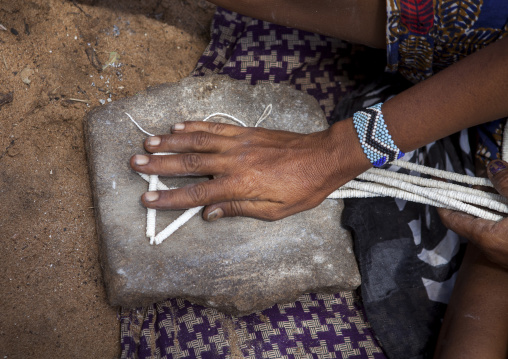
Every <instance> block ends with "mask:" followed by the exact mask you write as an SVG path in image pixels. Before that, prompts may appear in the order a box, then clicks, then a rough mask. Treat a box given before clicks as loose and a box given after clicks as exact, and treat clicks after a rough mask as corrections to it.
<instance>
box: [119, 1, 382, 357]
mask: <svg viewBox="0 0 508 359" xmlns="http://www.w3.org/2000/svg"><path fill="white" fill-rule="evenodd" d="M211 37H212V39H211V41H210V44H209V46H208V47H207V49H206V50H205V52H204V53H203V55H202V57H201V59H200V60H199V62H198V64H197V66H196V69H195V71H194V73H193V75H194V76H200V75H205V74H211V73H219V74H224V75H227V76H230V77H232V78H234V79H238V80H244V81H248V82H249V83H251V84H256V83H261V82H269V81H270V82H279V83H287V84H290V85H291V86H293V87H295V88H296V89H298V90H301V91H305V92H307V93H309V94H311V95H312V96H314V97H315V98H316V99H317V100H318V102H319V104H320V105H321V107H322V108H323V111H324V112H325V114H326V115H327V118H330V115H331V113H332V111H333V109H334V106H335V104H336V103H337V102H338V100H339V98H341V97H342V96H343V95H344V94H345V93H347V92H349V91H350V90H352V89H353V88H354V87H356V86H357V85H358V84H359V81H362V80H363V79H364V78H365V77H366V76H360V75H357V74H355V75H354V76H353V73H354V70H355V69H354V67H355V64H352V63H351V58H352V56H353V55H352V54H356V53H358V56H361V55H362V51H365V50H363V49H362V48H356V47H353V46H352V45H349V44H346V43H344V42H341V41H339V40H336V39H332V38H328V37H325V36H320V35H317V34H312V33H308V32H304V31H299V30H295V29H290V28H286V27H283V26H277V25H274V24H270V23H267V22H263V21H259V20H256V19H252V18H249V17H245V16H241V15H239V14H236V13H231V12H229V11H226V10H224V9H220V8H218V9H217V12H216V14H215V17H214V20H213V23H212V34H211ZM380 65H381V66H380V67H379V66H378V68H380V69H382V68H383V64H382V63H381V64H380ZM121 345H122V358H203V359H205V358H253V359H254V358H274V359H286V358H287V359H293V358H294V359H296V358H301V359H304V358H305V359H306V358H309V359H310V358H362V359H363V358H376V359H381V358H385V355H384V354H383V351H382V349H381V348H380V346H379V344H378V342H377V340H376V339H375V337H374V333H373V331H372V328H371V327H370V324H369V323H368V322H367V321H366V319H365V315H364V312H363V310H362V304H361V301H360V299H359V297H358V294H357V293H356V292H341V293H337V294H305V295H302V296H301V297H300V298H299V300H298V301H296V302H294V303H289V304H279V305H275V306H273V307H272V308H269V309H266V310H264V311H262V312H258V313H254V314H251V315H248V316H244V317H235V316H229V315H225V314H223V313H220V312H218V311H217V310H215V309H211V308H205V307H201V306H198V305H194V304H191V303H189V302H187V301H185V300H182V299H170V300H167V301H165V302H162V303H157V304H154V305H152V306H149V307H146V308H139V309H137V310H128V309H124V310H122V312H121Z"/></svg>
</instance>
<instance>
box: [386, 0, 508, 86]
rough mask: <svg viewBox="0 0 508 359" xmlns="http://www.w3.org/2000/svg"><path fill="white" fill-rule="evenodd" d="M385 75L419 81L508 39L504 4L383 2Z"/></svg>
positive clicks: (477, 0)
mask: <svg viewBox="0 0 508 359" xmlns="http://www.w3.org/2000/svg"><path fill="white" fill-rule="evenodd" d="M387 17H388V21H387V32H386V34H387V51H388V56H387V57H388V70H389V71H392V72H397V71H398V72H400V73H401V74H402V75H403V76H405V77H406V78H407V79H409V80H410V81H412V82H419V81H422V80H424V79H426V78H428V77H430V76H432V75H433V74H434V73H436V72H438V71H440V70H442V69H444V68H446V67H448V66H450V65H452V64H453V63H455V62H457V61H458V60H460V59H461V58H463V57H465V56H467V55H470V54H472V53H473V52H475V51H477V50H479V49H481V48H483V47H485V46H487V45H488V44H490V43H492V42H494V41H496V40H499V39H501V38H503V37H505V36H507V34H508V2H507V1H506V0H463V1H456V0H387Z"/></svg>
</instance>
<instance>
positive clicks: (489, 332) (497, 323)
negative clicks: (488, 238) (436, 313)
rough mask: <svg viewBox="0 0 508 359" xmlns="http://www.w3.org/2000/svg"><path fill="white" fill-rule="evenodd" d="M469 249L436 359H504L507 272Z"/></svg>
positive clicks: (507, 334) (507, 328) (507, 348)
mask: <svg viewBox="0 0 508 359" xmlns="http://www.w3.org/2000/svg"><path fill="white" fill-rule="evenodd" d="M468 246H469V247H468V250H467V252H466V256H465V258H464V261H463V264H462V267H461V269H460V272H459V277H458V279H457V282H456V284H455V288H454V289H453V294H452V298H451V300H450V304H449V305H448V309H447V311H446V316H445V319H444V322H443V325H442V328H441V332H440V334H439V341H438V345H437V347H436V352H435V355H434V358H435V359H447V358H453V359H456V358H491V359H497V358H499V359H504V358H507V355H508V270H507V269H503V268H501V267H499V266H497V265H495V264H492V263H491V262H489V261H488V260H487V259H486V258H485V257H484V256H483V254H481V252H480V251H479V250H478V248H476V247H474V246H473V245H471V244H469V245H468Z"/></svg>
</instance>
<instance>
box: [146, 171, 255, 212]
mask: <svg viewBox="0 0 508 359" xmlns="http://www.w3.org/2000/svg"><path fill="white" fill-rule="evenodd" d="M248 192H249V189H246V188H242V187H241V186H237V185H236V184H235V183H234V182H233V181H231V180H230V179H228V178H226V177H222V178H216V179H214V180H212V181H204V182H199V183H195V184H191V185H187V186H185V187H181V188H177V189H173V190H169V191H155V192H146V193H145V194H143V195H142V196H141V201H142V202H143V204H144V205H145V206H146V207H148V208H155V209H186V208H193V207H198V206H206V205H209V204H213V203H221V202H227V201H232V200H237V199H242V198H247V195H246V193H248ZM249 197H250V198H252V194H251V195H250V196H249ZM254 200H256V199H255V198H254Z"/></svg>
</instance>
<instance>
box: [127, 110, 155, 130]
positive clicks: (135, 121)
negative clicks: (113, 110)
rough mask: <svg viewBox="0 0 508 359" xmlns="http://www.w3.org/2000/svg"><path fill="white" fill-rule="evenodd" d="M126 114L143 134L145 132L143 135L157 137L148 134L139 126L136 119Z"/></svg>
mask: <svg viewBox="0 0 508 359" xmlns="http://www.w3.org/2000/svg"><path fill="white" fill-rule="evenodd" d="M124 113H125V114H126V115H127V116H129V118H130V119H131V121H132V122H133V123H134V124H135V125H136V126H138V128H139V129H140V130H141V132H143V133H145V134H147V135H148V136H155V135H152V134H151V133H150V132H147V131H145V130H143V128H142V127H141V126H140V125H139V124H138V123H137V122H136V121H134V119H133V118H132V116H131V115H129V114H128V113H127V112H124Z"/></svg>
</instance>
